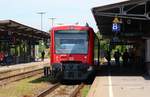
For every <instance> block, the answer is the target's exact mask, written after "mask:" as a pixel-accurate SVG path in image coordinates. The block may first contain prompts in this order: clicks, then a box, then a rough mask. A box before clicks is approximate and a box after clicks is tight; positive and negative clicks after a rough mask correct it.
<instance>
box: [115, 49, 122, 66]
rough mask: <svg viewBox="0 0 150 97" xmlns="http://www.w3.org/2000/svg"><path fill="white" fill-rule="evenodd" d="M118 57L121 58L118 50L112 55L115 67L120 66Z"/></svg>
mask: <svg viewBox="0 0 150 97" xmlns="http://www.w3.org/2000/svg"><path fill="white" fill-rule="evenodd" d="M120 56H121V54H120V52H119V50H117V51H116V52H115V54H114V58H115V62H116V65H120Z"/></svg>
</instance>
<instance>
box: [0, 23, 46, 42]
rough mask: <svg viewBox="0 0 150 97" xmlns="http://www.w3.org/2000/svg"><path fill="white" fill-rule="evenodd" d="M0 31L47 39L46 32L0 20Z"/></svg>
mask: <svg viewBox="0 0 150 97" xmlns="http://www.w3.org/2000/svg"><path fill="white" fill-rule="evenodd" d="M0 31H4V32H5V31H11V32H13V33H17V34H19V35H22V36H27V37H28V36H29V37H33V38H36V39H48V38H49V34H48V33H47V32H44V31H41V30H38V29H35V28H32V27H29V26H26V25H23V24H21V23H18V22H15V21H13V20H0Z"/></svg>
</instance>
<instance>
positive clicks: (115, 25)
mask: <svg viewBox="0 0 150 97" xmlns="http://www.w3.org/2000/svg"><path fill="white" fill-rule="evenodd" d="M112 31H114V32H120V24H118V23H113V25H112Z"/></svg>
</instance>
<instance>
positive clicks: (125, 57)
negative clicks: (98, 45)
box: [122, 49, 129, 67]
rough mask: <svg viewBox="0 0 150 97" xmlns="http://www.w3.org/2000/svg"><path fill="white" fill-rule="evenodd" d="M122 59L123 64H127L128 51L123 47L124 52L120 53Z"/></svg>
mask: <svg viewBox="0 0 150 97" xmlns="http://www.w3.org/2000/svg"><path fill="white" fill-rule="evenodd" d="M122 59H123V66H125V67H126V66H128V61H129V53H128V52H127V49H125V52H124V53H123V55H122Z"/></svg>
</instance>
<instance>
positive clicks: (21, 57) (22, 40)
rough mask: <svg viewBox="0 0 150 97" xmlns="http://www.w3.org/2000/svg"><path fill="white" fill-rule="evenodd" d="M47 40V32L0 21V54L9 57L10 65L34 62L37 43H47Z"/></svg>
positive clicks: (16, 23)
mask: <svg viewBox="0 0 150 97" xmlns="http://www.w3.org/2000/svg"><path fill="white" fill-rule="evenodd" d="M49 38H50V37H49V34H48V33H47V32H44V31H41V30H38V29H35V28H32V27H29V26H26V25H24V24H21V23H18V22H16V21H13V20H0V53H1V54H2V53H3V54H5V55H7V56H10V57H9V59H8V60H11V64H18V63H26V62H32V61H35V58H36V57H35V55H36V52H37V51H38V48H37V47H36V46H37V45H38V44H39V41H41V40H42V41H44V42H45V43H47V42H48V40H49ZM8 60H7V61H8Z"/></svg>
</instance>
